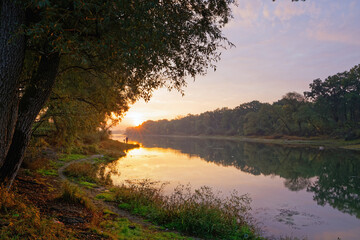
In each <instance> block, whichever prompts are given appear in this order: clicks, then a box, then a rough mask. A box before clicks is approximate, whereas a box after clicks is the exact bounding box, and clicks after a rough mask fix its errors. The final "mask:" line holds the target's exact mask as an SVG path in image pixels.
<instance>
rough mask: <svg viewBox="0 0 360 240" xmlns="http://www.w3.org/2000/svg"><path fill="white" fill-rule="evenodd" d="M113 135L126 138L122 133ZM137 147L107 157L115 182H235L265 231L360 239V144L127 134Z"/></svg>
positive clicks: (222, 187) (220, 187)
mask: <svg viewBox="0 0 360 240" xmlns="http://www.w3.org/2000/svg"><path fill="white" fill-rule="evenodd" d="M114 138H115V139H116V138H118V139H120V140H121V139H123V138H122V137H121V136H116V135H115V136H114ZM130 140H133V141H135V142H138V143H140V145H141V147H140V148H137V149H133V150H130V151H128V152H127V154H126V156H125V157H123V158H120V159H119V160H117V161H116V162H115V163H113V164H112V168H115V169H116V170H117V172H118V174H114V175H112V177H111V178H112V180H113V182H114V184H122V183H123V182H124V181H125V180H134V179H151V180H154V181H162V182H169V183H170V184H169V185H168V187H167V188H166V189H165V193H170V192H171V191H172V189H173V188H174V187H175V186H177V185H178V184H188V183H189V184H191V186H192V188H193V189H195V188H198V187H200V186H204V185H206V186H210V187H212V188H213V189H214V190H215V191H221V194H223V195H224V196H225V195H228V194H229V193H230V192H231V191H232V190H237V191H238V192H239V193H244V194H245V193H248V194H249V196H250V197H251V198H252V203H251V207H252V212H251V213H252V215H253V216H254V218H255V219H256V220H257V222H258V224H259V226H260V227H261V228H262V229H263V231H264V235H266V236H269V237H274V238H278V237H280V236H289V237H298V238H307V239H314V240H320V239H321V240H323V239H325V240H327V239H329V240H330V239H331V240H332V239H338V238H340V239H341V240H356V239H360V198H359V196H360V152H359V151H350V150H339V149H326V148H325V149H323V150H320V149H318V148H310V147H308V148H299V147H285V146H279V145H265V144H259V143H246V142H240V141H228V140H213V139H197V138H186V137H143V138H141V139H130Z"/></svg>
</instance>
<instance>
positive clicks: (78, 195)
mask: <svg viewBox="0 0 360 240" xmlns="http://www.w3.org/2000/svg"><path fill="white" fill-rule="evenodd" d="M133 147H136V145H129V144H124V143H119V142H116V141H113V140H106V141H102V142H100V143H97V144H96V148H97V151H96V153H101V154H106V153H107V154H109V155H112V156H118V155H123V154H124V153H123V151H126V150H128V149H131V148H133ZM39 149H40V148H39ZM73 149H74V151H73V152H70V153H64V152H60V153H59V152H58V149H55V148H41V149H40V150H41V151H37V152H31V151H30V154H28V155H27V158H26V159H25V163H24V166H23V168H22V169H20V172H19V174H18V176H17V178H16V180H15V182H14V185H13V187H12V189H11V190H10V191H7V190H6V189H4V188H0V239H55V240H56V239H130V240H131V239H139V240H142V239H159V240H164V239H191V238H188V237H184V236H181V235H180V234H177V233H174V232H170V231H163V230H160V229H159V228H157V227H156V226H153V225H150V224H142V223H141V222H133V221H132V220H129V219H128V218H127V217H125V216H124V215H122V214H119V213H117V212H114V211H112V210H110V208H108V207H109V206H107V205H106V204H101V203H103V201H102V200H101V201H100V200H98V199H95V198H94V197H93V196H92V194H91V192H92V191H96V189H97V188H102V189H104V187H102V185H103V184H105V182H103V180H101V179H99V178H98V177H97V176H96V174H94V173H95V172H96V171H98V167H100V166H101V165H102V163H105V162H108V161H111V160H114V159H116V158H115V157H109V156H107V157H103V158H98V159H91V163H92V168H85V167H89V166H83V167H84V168H82V169H81V170H82V172H81V171H80V172H77V174H75V175H74V176H73V177H74V178H73V179H71V180H74V181H75V183H70V182H65V183H63V182H62V181H60V180H61V179H60V178H59V175H58V174H57V171H58V169H59V168H61V167H62V166H65V165H66V164H68V163H70V162H74V161H75V162H76V161H79V160H81V159H84V158H88V155H87V154H88V153H89V152H88V149H89V147H88V146H80V147H79V146H76V147H74V148H73ZM91 149H94V145H92V146H91ZM91 152H94V151H91ZM85 160H86V159H85ZM70 166H71V165H70ZM92 170H93V171H92ZM84 172H87V173H90V176H91V178H89V179H85V180H87V181H88V182H87V183H91V181H96V186H92V188H93V189H92V190H88V189H89V188H88V186H85V187H84V185H83V184H76V182H79V183H80V181H82V180H84V179H82V178H83V177H87V174H85V173H84ZM85 185H86V184H85Z"/></svg>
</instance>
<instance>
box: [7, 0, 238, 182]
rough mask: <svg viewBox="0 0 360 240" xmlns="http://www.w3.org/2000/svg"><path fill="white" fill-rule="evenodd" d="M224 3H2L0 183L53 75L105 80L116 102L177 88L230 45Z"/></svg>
mask: <svg viewBox="0 0 360 240" xmlns="http://www.w3.org/2000/svg"><path fill="white" fill-rule="evenodd" d="M231 3H233V0H196V1H195V0H194V1H188V0H179V1H170V0H162V1H161V0H132V1H127V0H113V1H105V0H75V1H73V0H71V1H70V0H57V1H55V0H22V1H20V0H19V1H17V0H2V5H1V16H0V24H1V26H0V36H1V37H0V77H1V78H0V166H1V168H0V180H1V181H2V182H4V183H5V184H7V185H8V186H11V183H12V181H13V179H14V178H15V176H16V174H17V171H18V169H19V167H20V165H21V162H22V159H23V155H24V152H25V150H26V146H27V144H28V142H29V139H30V136H31V132H32V126H33V123H34V120H35V119H36V118H37V117H38V116H39V113H40V112H43V111H47V110H48V109H47V108H44V106H45V104H46V101H47V99H48V97H49V96H50V94H51V92H52V89H53V86H54V84H55V82H56V79H58V78H59V77H61V76H62V75H59V74H58V73H59V72H61V73H69V72H73V71H77V73H74V74H75V75H76V74H78V72H79V71H86V72H87V73H89V74H91V75H92V76H93V77H94V78H97V79H104V82H109V81H110V82H111V83H112V86H113V87H114V88H116V91H117V92H118V94H119V96H120V100H118V101H120V102H121V103H120V105H121V106H127V105H128V104H129V103H131V102H134V101H136V100H137V99H139V98H145V99H148V98H149V97H150V96H151V93H152V91H153V90H154V89H156V88H158V87H161V86H167V87H169V88H175V89H178V90H181V88H182V87H183V86H184V85H186V82H185V79H186V77H187V76H191V77H194V76H195V75H197V74H205V73H206V69H207V68H209V67H214V66H213V63H214V62H216V61H217V60H218V59H219V51H218V49H219V48H220V47H226V46H229V45H231V44H230V43H229V42H228V41H227V39H226V38H225V37H224V36H223V35H222V33H221V29H222V27H224V25H225V24H226V23H227V22H228V20H229V17H231V11H230V4H231ZM24 59H26V61H27V62H25V63H26V64H25V65H24ZM74 81H76V78H75V79H74ZM89 84H91V79H89ZM123 109H126V108H123ZM120 112H121V110H120Z"/></svg>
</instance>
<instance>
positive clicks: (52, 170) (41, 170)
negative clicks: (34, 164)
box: [36, 168, 58, 176]
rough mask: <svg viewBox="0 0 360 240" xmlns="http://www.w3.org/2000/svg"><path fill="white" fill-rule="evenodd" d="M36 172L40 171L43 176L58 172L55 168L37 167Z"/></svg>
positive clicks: (55, 174)
mask: <svg viewBox="0 0 360 240" xmlns="http://www.w3.org/2000/svg"><path fill="white" fill-rule="evenodd" d="M36 172H37V173H40V174H41V175H43V176H58V172H57V170H55V169H44V168H41V169H38V170H36Z"/></svg>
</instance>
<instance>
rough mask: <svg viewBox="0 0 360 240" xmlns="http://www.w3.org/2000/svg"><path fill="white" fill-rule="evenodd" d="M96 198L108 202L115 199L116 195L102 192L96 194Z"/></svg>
mask: <svg viewBox="0 0 360 240" xmlns="http://www.w3.org/2000/svg"><path fill="white" fill-rule="evenodd" d="M96 198H97V199H103V200H104V201H107V202H113V201H115V196H114V194H113V193H100V194H98V195H96Z"/></svg>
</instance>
